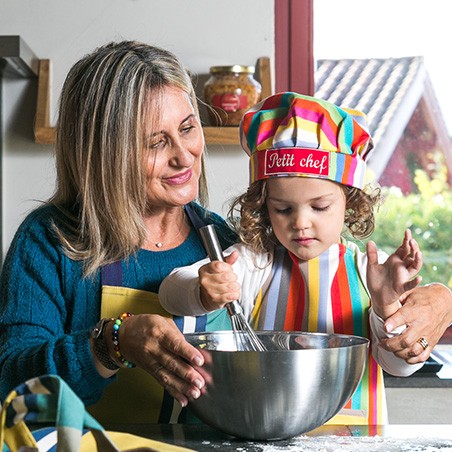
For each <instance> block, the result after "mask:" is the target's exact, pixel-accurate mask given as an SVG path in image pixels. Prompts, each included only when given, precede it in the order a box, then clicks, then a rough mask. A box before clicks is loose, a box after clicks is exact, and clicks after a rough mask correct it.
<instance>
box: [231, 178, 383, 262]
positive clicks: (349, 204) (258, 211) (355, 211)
mask: <svg viewBox="0 0 452 452" xmlns="http://www.w3.org/2000/svg"><path fill="white" fill-rule="evenodd" d="M340 186H341V188H342V190H343V191H344V193H345V199H346V201H345V218H344V226H346V227H347V229H348V231H349V233H350V234H351V235H352V236H353V237H354V238H360V239H361V238H366V237H369V236H370V235H371V234H372V232H373V231H374V228H375V216H374V209H375V207H377V206H378V205H379V204H380V201H381V190H380V188H378V187H373V186H371V185H368V186H366V187H365V188H364V189H363V190H360V189H358V188H355V187H348V186H345V185H342V184H340ZM266 199H267V181H266V180H258V181H256V182H254V183H252V184H251V185H250V186H249V187H248V190H247V191H246V192H245V193H243V194H242V195H240V196H238V197H237V198H235V199H234V200H233V201H232V203H231V207H230V209H229V214H228V220H229V223H230V225H231V226H232V228H233V229H234V230H235V231H236V233H237V235H238V236H239V239H240V241H241V242H242V243H244V244H246V245H247V246H249V247H250V248H251V249H252V250H253V251H255V252H257V253H263V252H265V253H266V252H270V251H271V250H272V248H273V247H274V245H275V244H277V243H278V240H277V239H276V237H275V235H274V234H273V229H272V226H271V223H270V217H269V214H268V210H267V204H266Z"/></svg>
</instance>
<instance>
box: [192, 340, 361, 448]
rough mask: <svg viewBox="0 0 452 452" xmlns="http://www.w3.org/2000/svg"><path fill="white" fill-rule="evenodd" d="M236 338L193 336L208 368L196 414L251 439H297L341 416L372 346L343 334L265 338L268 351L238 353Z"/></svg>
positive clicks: (228, 431)
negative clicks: (335, 416)
mask: <svg viewBox="0 0 452 452" xmlns="http://www.w3.org/2000/svg"><path fill="white" fill-rule="evenodd" d="M236 334H240V333H234V332H232V331H220V332H213V333H193V334H186V335H185V337H186V338H187V340H188V341H189V342H190V343H191V344H193V345H194V346H196V347H199V348H200V349H201V351H202V353H203V355H204V358H205V364H204V366H203V367H201V368H200V372H201V373H202V374H203V376H204V378H205V380H206V386H205V388H204V390H203V394H202V395H201V397H200V398H199V399H197V400H194V401H192V402H190V408H191V409H192V411H193V412H194V413H195V415H196V416H198V417H199V418H200V419H201V420H202V421H203V422H205V423H206V424H208V425H210V426H211V427H214V428H217V429H219V430H221V431H223V432H225V433H227V434H229V435H233V436H237V437H240V438H246V439H250V440H273V439H285V438H291V437H293V436H296V435H300V434H302V433H305V432H308V431H310V430H313V429H314V428H316V427H318V426H320V425H322V424H324V423H325V422H326V421H328V419H330V418H331V417H333V416H334V415H335V414H337V413H338V412H339V411H340V410H341V408H342V407H343V406H344V405H345V403H346V402H347V401H348V399H349V398H350V397H351V396H352V394H353V392H354V391H355V389H356V388H357V386H358V384H359V382H360V380H361V378H362V376H363V373H364V369H365V366H366V361H367V352H368V346H369V340H368V339H365V338H362V337H358V336H348V335H340V334H322V333H296V332H265V333H262V332H261V333H258V336H259V338H260V339H261V340H262V341H263V343H264V344H265V346H266V347H267V350H268V351H265V352H258V351H237V348H236V340H235V339H236V338H235V335H236Z"/></svg>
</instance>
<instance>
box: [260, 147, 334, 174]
mask: <svg viewBox="0 0 452 452" xmlns="http://www.w3.org/2000/svg"><path fill="white" fill-rule="evenodd" d="M257 154H258V158H259V160H261V159H265V162H264V174H265V175H266V176H272V175H278V174H291V173H298V174H309V175H314V176H315V175H317V176H328V169H329V163H330V153H329V152H326V151H319V150H318V149H305V148H281V149H268V150H266V151H265V152H260V151H257Z"/></svg>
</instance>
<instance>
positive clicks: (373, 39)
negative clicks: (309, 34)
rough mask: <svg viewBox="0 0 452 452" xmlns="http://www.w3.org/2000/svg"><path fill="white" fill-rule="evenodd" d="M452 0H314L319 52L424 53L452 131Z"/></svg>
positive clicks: (342, 54)
mask: <svg viewBox="0 0 452 452" xmlns="http://www.w3.org/2000/svg"><path fill="white" fill-rule="evenodd" d="M451 5H452V2H451V1H450V0H431V1H426V0H340V1H339V0H314V57H315V58H316V59H324V58H325V59H326V58H332V59H339V58H388V57H406V56H423V57H424V63H425V66H426V69H427V72H428V74H429V77H430V80H431V82H432V84H433V89H434V91H435V94H436V97H437V99H438V102H439V105H440V108H441V112H442V115H443V118H444V121H445V123H446V125H447V127H448V130H449V134H450V135H452V21H451V13H450V7H451Z"/></svg>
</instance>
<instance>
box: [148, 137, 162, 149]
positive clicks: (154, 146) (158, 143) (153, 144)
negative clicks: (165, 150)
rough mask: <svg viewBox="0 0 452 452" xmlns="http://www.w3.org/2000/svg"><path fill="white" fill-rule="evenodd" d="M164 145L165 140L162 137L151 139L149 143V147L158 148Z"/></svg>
mask: <svg viewBox="0 0 452 452" xmlns="http://www.w3.org/2000/svg"><path fill="white" fill-rule="evenodd" d="M164 145H165V140H164V139H163V138H162V139H161V140H158V141H153V142H152V143H151V149H158V148H160V147H162V146H164Z"/></svg>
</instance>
